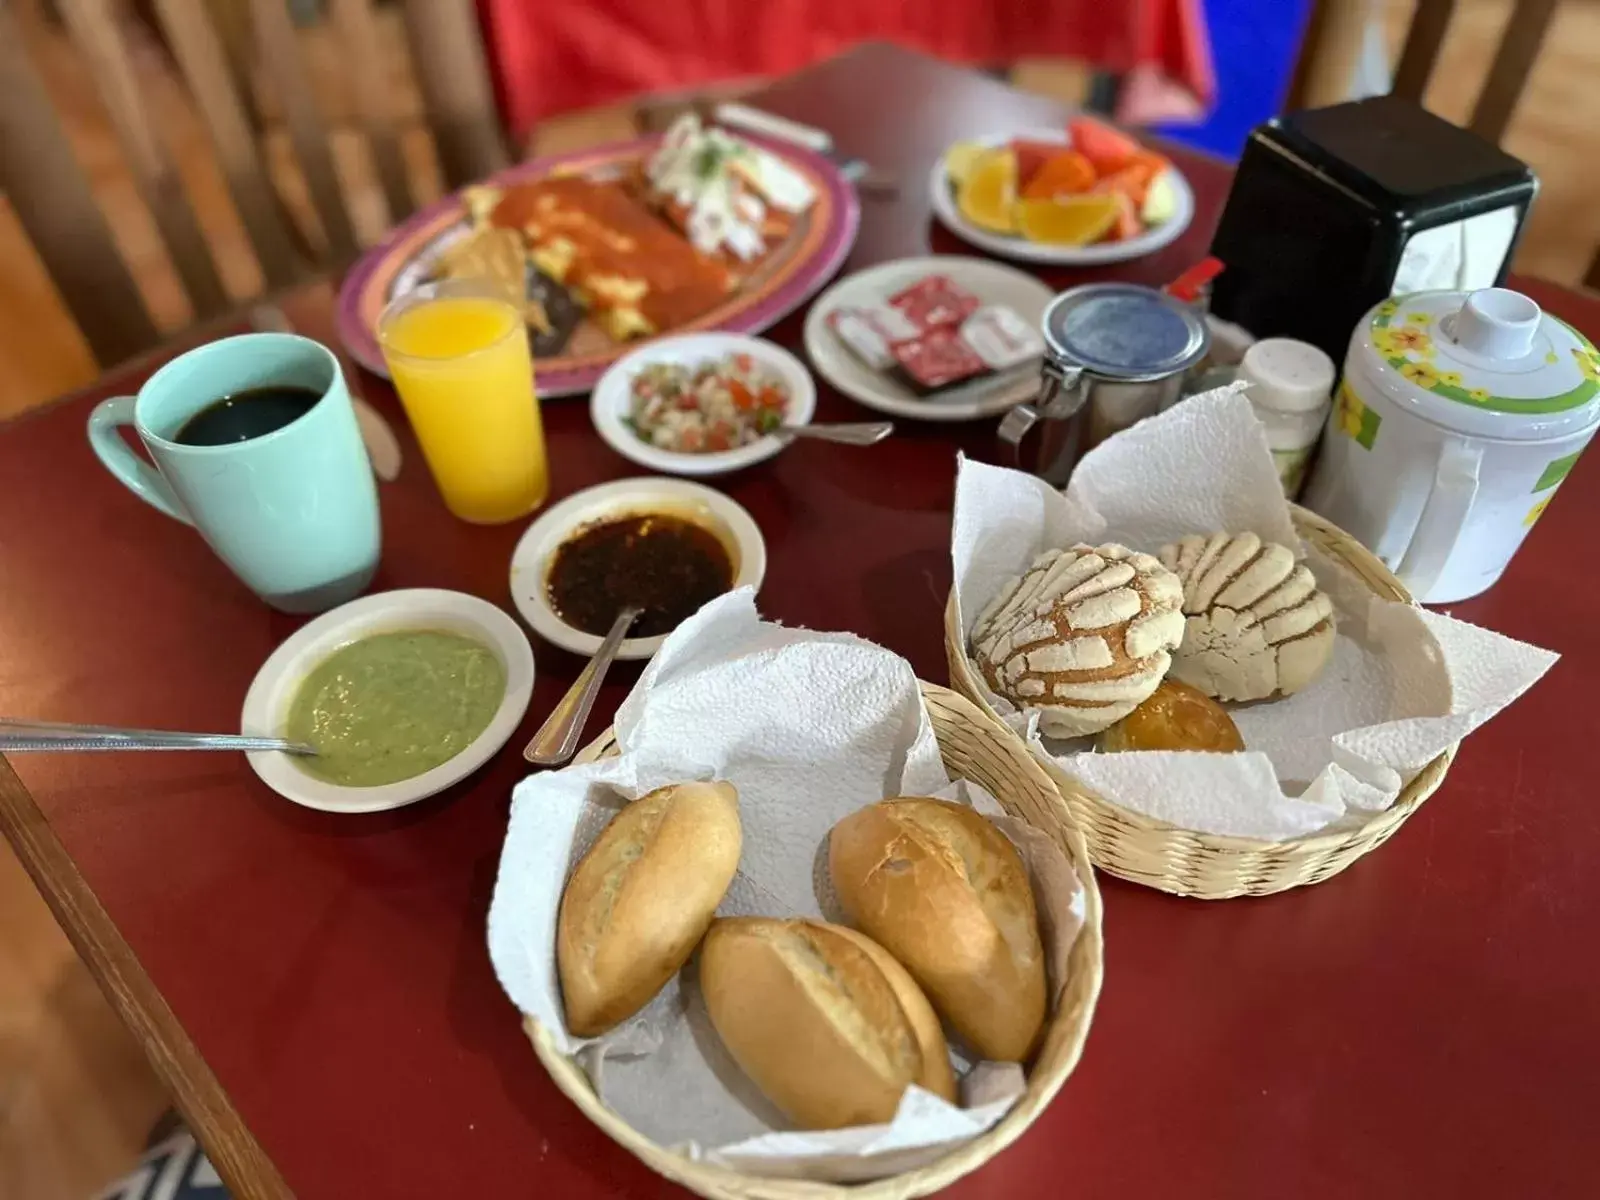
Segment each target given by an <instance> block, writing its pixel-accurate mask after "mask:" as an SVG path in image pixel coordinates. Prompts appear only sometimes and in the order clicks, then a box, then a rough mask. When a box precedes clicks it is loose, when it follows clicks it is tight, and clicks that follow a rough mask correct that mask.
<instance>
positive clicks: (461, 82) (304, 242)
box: [0, 0, 506, 366]
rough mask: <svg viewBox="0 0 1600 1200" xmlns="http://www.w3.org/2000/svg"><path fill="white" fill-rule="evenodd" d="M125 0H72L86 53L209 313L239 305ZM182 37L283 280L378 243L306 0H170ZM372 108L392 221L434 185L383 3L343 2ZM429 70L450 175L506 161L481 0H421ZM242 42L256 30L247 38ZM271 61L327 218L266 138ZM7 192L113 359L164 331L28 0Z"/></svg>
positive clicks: (183, 58)
mask: <svg viewBox="0 0 1600 1200" xmlns="http://www.w3.org/2000/svg"><path fill="white" fill-rule="evenodd" d="M114 7H115V6H114V5H113V3H112V0H56V9H57V11H58V12H59V14H60V17H61V19H62V21H63V23H64V25H65V28H66V31H67V33H68V35H69V36H70V38H71V39H72V42H73V43H74V45H75V46H76V48H77V50H78V51H79V53H80V54H81V55H82V56H83V59H84V62H85V64H86V66H87V68H88V73H89V74H90V75H91V76H92V81H93V85H94V87H95V88H96V89H97V91H98V92H99V95H100V98H101V100H102V102H103V104H104V106H105V110H106V113H107V116H108V117H109V119H110V121H111V124H112V126H113V128H114V130H115V132H116V135H117V140H118V142H119V143H120V144H121V147H122V151H123V154H124V156H125V158H126V161H127V164H128V167H129V169H130V170H131V172H132V175H133V177H134V181H135V183H136V184H137V186H138V189H139V192H140V194H141V196H142V197H143V199H144V201H145V203H146V204H147V205H148V207H149V209H150V212H151V215H152V217H153V218H154V220H155V225H156V228H157V230H158V232H159V234H160V237H161V240H162V242H163V243H164V244H165V247H166V249H167V251H168V254H169V255H170V257H171V260H172V264H173V267H174V269H175V271H176V273H177V275H178V278H179V281H180V282H181V283H182V286H183V289H184V291H185V292H186V293H187V295H188V298H189V301H190V305H191V308H192V310H193V312H194V315H195V317H196V318H197V319H200V318H205V317H209V316H214V315H215V314H217V313H219V312H222V311H225V310H226V309H227V308H228V307H229V306H230V304H231V301H230V298H229V296H228V293H227V291H226V290H225V289H224V287H223V284H222V281H221V278H220V276H219V274H218V270H217V265H216V262H215V260H214V257H213V255H212V250H211V247H210V246H209V245H208V243H207V241H206V238H205V236H204V234H203V233H202V231H201V228H200V225H199V223H198V221H197V220H196V218H195V213H194V209H193V207H192V206H191V204H190V200H189V197H188V195H187V193H186V192H185V190H184V186H183V183H182V180H181V179H180V177H179V174H178V171H177V168H176V165H175V163H174V159H173V155H172V152H171V149H170V148H169V146H168V145H167V143H166V142H165V141H164V139H163V137H162V134H161V131H160V129H159V128H158V127H157V124H156V122H155V121H154V120H153V119H152V116H151V110H150V106H149V104H148V103H147V99H146V97H144V96H143V95H142V94H141V89H140V87H139V84H138V81H137V78H136V75H135V72H134V68H133V64H132V60H131V59H130V56H129V50H128V47H127V45H126V44H125V43H124V39H123V36H122V33H121V31H120V29H119V26H118V22H117V19H116V17H117V13H116V12H115V11H114ZM152 7H153V12H154V16H155V19H156V23H157V26H158V29H159V33H160V35H161V36H162V38H163V40H164V41H165V43H166V45H167V48H168V49H169V50H170V51H171V54H172V57H173V59H174V60H175V62H176V64H177V68H178V72H179V74H180V75H181V76H182V79H183V82H184V84H185V85H186V87H187V89H188V91H189V93H190V95H191V97H192V100H193V103H194V108H195V111H196V112H197V114H198V115H199V117H200V118H201V120H202V121H203V123H204V125H205V128H206V131H207V133H208V135H209V138H210V142H211V146H212V149H213V151H214V153H215V155H216V159H217V163H218V165H219V167H220V168H221V173H222V176H223V178H224V179H225V180H226V182H227V186H228V191H229V193H230V194H231V196H232V199H233V202H234V205H235V206H236V208H237V210H238V213H239V216H240V219H241V221H242V223H243V225H244V227H245V230H246V232H247V234H248V235H249V239H250V243H251V246H252V248H253V250H254V252H255V255H256V257H257V259H258V260H259V262H260V265H261V273H262V277H263V279H264V280H265V282H266V286H267V288H268V290H269V291H270V290H274V289H277V288H281V287H284V286H287V285H289V284H291V283H294V282H295V281H297V280H299V279H302V278H305V277H306V275H307V274H308V273H309V272H311V271H312V270H315V269H324V270H326V269H330V268H336V267H338V266H341V265H344V264H346V263H348V262H350V261H351V260H352V259H353V258H355V257H356V255H357V254H358V253H359V251H360V246H359V244H358V242H357V238H356V233H355V229H354V226H353V225H352V223H351V219H350V212H349V208H348V206H347V203H346V197H345V195H344V193H343V191H342V189H341V187H340V183H339V177H338V174H337V173H336V171H335V168H334V160H333V155H332V153H331V151H330V149H329V142H328V130H327V127H326V123H325V121H324V119H323V117H322V115H321V113H320V112H319V111H318V107H317V103H316V98H315V95H314V93H313V91H312V88H311V86H310V81H309V78H308V76H307V72H306V65H305V62H304V60H303V58H302V55H301V51H300V46H299V39H298V37H297V34H296V31H295V27H294V23H293V20H292V18H291V14H290V11H289V5H288V0H154V3H153V6H152ZM326 7H327V20H328V21H329V23H330V24H331V26H332V29H333V31H334V33H335V35H336V36H337V38H338V39H339V42H340V46H341V52H342V55H343V58H342V60H341V66H343V67H344V68H345V70H346V72H347V75H348V78H349V82H350V85H351V86H350V91H351V94H352V95H353V96H354V98H355V104H356V109H357V121H358V123H359V126H360V131H361V132H362V133H363V134H364V136H365V138H366V141H367V143H368V145H369V147H370V149H371V153H372V159H373V163H374V166H375V168H376V172H377V175H378V179H379V182H380V185H381V187H382V191H383V195H384V199H385V201H386V204H387V207H388V210H389V218H390V220H391V221H394V220H399V219H401V218H403V217H405V216H406V215H407V214H409V213H410V212H411V211H412V209H413V208H414V207H415V204H416V197H415V195H414V194H413V190H412V187H411V184H410V180H409V178H408V174H407V171H406V166H405V160H404V158H403V157H402V155H401V148H400V138H399V134H400V131H399V128H398V124H397V121H396V115H395V113H394V111H393V109H392V107H391V104H390V102H389V96H388V91H387V83H386V81H385V80H384V78H383V77H382V74H381V71H380V68H379V61H378V56H377V53H376V45H377V30H376V26H375V23H374V15H373V9H372V0H327V5H326ZM403 15H404V22H405V28H406V35H407V43H408V47H409V50H410V56H411V64H412V70H413V72H414V74H415V76H416V80H417V85H418V90H419V91H420V92H421V95H422V100H423V108H424V112H425V115H426V119H427V124H428V127H429V131H430V133H431V134H432V137H433V140H434V144H435V147H436V149H437V152H438V157H439V161H440V165H441V168H442V171H443V174H444V178H445V181H446V182H447V183H448V184H450V185H451V186H456V185H459V184H462V183H466V182H470V181H471V180H473V179H476V178H481V177H482V176H483V175H485V174H487V173H489V172H491V171H494V170H496V169H498V168H499V167H501V166H503V165H504V164H505V161H506V155H505V148H504V144H503V142H502V140H501V133H500V127H499V122H498V118H497V116H496V113H495V108H494V100H493V95H492V92H491V88H490V84H489V76H488V70H487V67H486V65H485V60H484V50H483V44H482V41H481V38H480V34H479V30H478V26H477V18H476V15H475V12H474V9H473V4H472V0H403ZM241 41H242V42H243V44H241ZM252 59H255V60H258V61H259V65H260V67H261V69H262V70H263V71H264V73H265V75H266V76H267V78H268V79H269V80H270V82H271V85H272V88H273V91H274V94H275V95H276V96H277V98H278V103H279V105H280V106H281V108H282V116H283V122H284V125H285V126H286V127H287V131H288V135H289V140H290V142H291V144H292V146H293V151H294V157H295V160H296V162H297V164H298V166H299V168H300V171H301V173H302V175H303V176H304V179H305V183H306V190H307V193H308V194H309V197H310V200H311V202H312V207H313V209H314V211H315V217H316V221H317V226H318V228H317V229H316V230H315V231H308V230H303V229H301V228H299V227H298V226H297V225H296V223H295V222H294V221H293V220H291V219H290V218H289V216H288V214H287V210H286V209H285V207H284V205H283V203H282V201H281V200H280V198H279V196H278V193H277V191H276V190H275V188H274V185H273V182H272V179H271V177H270V175H269V173H268V170H267V167H266V165H265V160H264V158H263V156H262V150H261V146H260V145H259V143H258V137H257V133H258V126H259V124H260V122H259V119H258V116H257V114H256V112H255V110H254V109H253V107H252V104H251V98H250V95H249V90H248V88H243V87H241V86H240V82H241V81H240V70H239V64H240V63H241V62H244V63H248V62H250V61H251V60H252ZM0 190H3V191H4V193H5V194H6V196H7V198H8V199H9V200H10V202H11V205H12V207H13V208H14V210H15V211H16V213H17V216H18V218H19V221H20V223H21V225H22V227H23V229H24V230H25V232H26V233H27V236H28V238H29V240H30V241H31V242H32V244H33V246H34V249H35V251H36V252H37V253H38V255H39V258H40V260H41V261H42V262H43V263H44V265H45V268H46V270H47V271H48V272H49V274H50V276H51V278H52V280H53V281H54V283H55V285H56V287H57V290H58V291H59V292H60V294H61V297H62V299H63V300H64V302H65V303H66V306H67V308H68V310H69V311H70V312H71V313H72V315H73V318H74V320H75V321H76V322H77V324H78V326H79V328H80V329H81V331H82V332H83V335H84V338H85V340H86V341H87V342H88V344H89V347H90V349H91V350H92V351H93V353H94V356H95V358H96V360H97V361H99V362H100V364H101V365H102V366H107V365H110V364H111V363H113V362H116V361H119V360H121V359H123V358H126V357H128V356H130V355H131V354H134V353H137V352H138V351H140V350H143V349H146V348H148V347H149V346H151V345H153V344H154V343H156V342H157V341H158V340H159V337H160V334H159V333H158V331H157V329H156V326H155V323H154V321H153V320H152V319H151V317H150V314H149V312H148V310H147V309H146V307H145V305H144V302H143V300H142V298H141V296H140V293H139V290H138V288H137V286H136V285H135V283H134V280H133V276H132V274H131V272H130V270H129V268H128V266H127V264H126V263H124V262H123V261H122V259H121V257H120V256H119V254H118V252H117V249H116V244H115V242H114V241H113V239H112V237H111V233H110V230H109V228H108V226H107V223H106V220H105V217H104V215H103V214H102V213H101V211H100V209H99V207H98V206H97V204H96V202H95V199H94V195H93V192H92V190H91V188H90V185H89V181H88V178H87V176H86V174H85V172H84V169H83V167H82V165H81V164H80V163H79V162H78V160H77V158H76V156H75V154H74V152H73V150H72V148H71V146H70V145H69V144H68V141H67V138H66V136H65V133H64V130H63V128H62V123H61V120H60V117H59V116H58V114H57V113H56V111H55V109H54V107H53V106H52V104H51V101H50V98H49V95H48V93H47V91H46V89H45V86H44V84H43V82H42V80H41V78H40V75H39V72H38V70H37V69H36V66H35V65H34V64H33V63H32V62H31V61H30V60H29V58H28V54H27V52H26V49H25V45H24V39H23V38H22V37H21V30H20V28H19V26H18V18H17V16H16V14H15V13H14V12H13V11H12V10H11V8H10V0H0Z"/></svg>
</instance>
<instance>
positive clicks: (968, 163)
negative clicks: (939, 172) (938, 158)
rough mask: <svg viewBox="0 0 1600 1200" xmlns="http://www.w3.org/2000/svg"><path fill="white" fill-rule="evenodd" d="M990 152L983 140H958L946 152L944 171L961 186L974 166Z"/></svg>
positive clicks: (954, 182) (952, 180) (952, 181)
mask: <svg viewBox="0 0 1600 1200" xmlns="http://www.w3.org/2000/svg"><path fill="white" fill-rule="evenodd" d="M987 152H988V147H986V146H985V145H983V143H982V142H957V143H956V144H955V145H953V146H951V147H950V149H948V150H946V151H945V152H944V171H945V174H946V175H948V176H949V177H950V182H951V183H953V184H955V185H956V186H957V187H960V186H961V185H962V184H963V183H965V182H966V181H967V176H968V175H971V174H972V168H973V167H974V166H976V165H977V162H978V160H979V159H980V158H982V157H983V156H984V154H986V153H987Z"/></svg>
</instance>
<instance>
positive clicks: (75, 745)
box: [0, 718, 316, 755]
mask: <svg viewBox="0 0 1600 1200" xmlns="http://www.w3.org/2000/svg"><path fill="white" fill-rule="evenodd" d="M50 750H56V751H65V750H281V751H283V752H284V753H285V754H301V755H307V754H315V753H316V749H315V748H314V747H311V746H308V745H306V744H305V743H304V742H290V741H285V740H284V739H283V738H273V737H250V736H248V735H244V734H238V733H179V732H177V731H176V730H171V729H119V728H117V727H116V726H114V725H63V724H60V723H58V722H54V721H18V720H13V719H10V718H0V751H3V752H4V753H6V754H17V753H22V752H25V751H50Z"/></svg>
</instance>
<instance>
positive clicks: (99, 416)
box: [89, 396, 194, 525]
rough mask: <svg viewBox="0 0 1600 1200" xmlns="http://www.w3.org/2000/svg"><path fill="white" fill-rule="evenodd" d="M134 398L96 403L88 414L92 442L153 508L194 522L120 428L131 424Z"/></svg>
mask: <svg viewBox="0 0 1600 1200" xmlns="http://www.w3.org/2000/svg"><path fill="white" fill-rule="evenodd" d="M133 423H134V421H133V397H132V396H113V397H112V398H111V399H110V400H102V401H100V403H99V404H97V405H95V406H94V411H93V412H92V413H90V414H89V445H90V447H91V448H92V449H93V450H94V452H95V454H96V455H97V456H98V457H99V459H100V461H101V462H102V463H104V464H105V468H106V470H108V471H110V472H111V473H112V474H113V475H115V476H116V477H117V479H118V480H119V481H120V482H121V483H122V485H123V486H124V487H126V488H127V489H128V490H129V491H130V492H132V493H133V494H134V495H135V496H137V497H139V499H141V500H143V501H144V502H145V503H146V504H148V505H150V506H151V507H152V508H157V509H160V510H161V511H162V512H164V513H166V514H167V516H169V517H171V518H173V520H176V521H182V522H183V523H184V524H185V525H193V524H194V521H193V520H191V519H190V517H189V514H188V513H186V512H184V511H183V505H182V504H181V503H179V501H178V497H177V495H176V494H175V493H174V492H173V490H172V485H171V484H169V483H168V482H167V481H166V480H165V479H163V478H162V477H161V472H160V471H158V470H156V469H155V468H154V467H152V466H151V465H150V464H149V463H147V462H145V461H144V459H142V458H140V457H139V456H138V455H137V454H135V453H134V452H133V449H132V448H131V447H130V446H129V445H128V443H127V442H126V441H124V440H123V437H122V435H121V434H120V433H118V432H117V430H118V429H119V428H120V427H122V426H123V425H132V424H133Z"/></svg>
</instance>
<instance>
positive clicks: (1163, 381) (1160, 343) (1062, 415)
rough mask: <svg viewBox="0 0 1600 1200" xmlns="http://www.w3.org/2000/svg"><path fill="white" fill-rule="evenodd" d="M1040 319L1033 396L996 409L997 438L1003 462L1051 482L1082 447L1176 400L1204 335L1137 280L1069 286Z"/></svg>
mask: <svg viewBox="0 0 1600 1200" xmlns="http://www.w3.org/2000/svg"><path fill="white" fill-rule="evenodd" d="M1040 324H1041V326H1042V332H1043V334H1044V342H1045V355H1044V363H1043V366H1042V368H1041V375H1042V378H1041V381H1040V388H1039V393H1038V395H1037V396H1035V397H1034V399H1033V400H1032V402H1031V403H1028V404H1019V405H1017V407H1015V408H1013V409H1012V410H1011V411H1010V412H1009V413H1007V414H1006V416H1005V418H1004V419H1003V420H1002V421H1001V422H1000V440H1001V441H1003V442H1005V443H1006V445H1007V446H1008V448H1009V450H1010V459H1011V465H1013V466H1016V467H1019V468H1021V469H1022V470H1026V471H1031V472H1032V473H1033V474H1035V475H1038V476H1039V477H1040V478H1042V479H1044V480H1045V481H1046V482H1048V483H1051V484H1053V485H1055V486H1057V487H1060V486H1062V485H1064V484H1065V483H1066V482H1067V477H1068V476H1070V475H1071V474H1072V469H1073V467H1074V466H1076V465H1077V461H1078V459H1079V458H1080V457H1081V456H1082V455H1083V454H1084V453H1086V452H1087V451H1089V450H1092V449H1093V448H1094V447H1095V446H1097V445H1098V444H1099V443H1100V442H1102V441H1104V440H1105V439H1106V438H1108V437H1110V436H1111V435H1112V434H1113V433H1116V432H1118V431H1119V430H1122V429H1126V428H1128V426H1130V425H1132V424H1133V423H1134V422H1136V421H1140V420H1142V419H1143V418H1145V417H1148V416H1152V415H1154V414H1155V413H1156V412H1158V411H1160V409H1161V408H1162V407H1163V406H1164V405H1165V404H1166V403H1168V402H1170V401H1171V400H1175V399H1177V397H1178V395H1179V393H1180V392H1181V390H1182V387H1183V379H1184V373H1185V372H1186V371H1188V369H1189V368H1190V367H1191V366H1193V365H1194V364H1195V363H1197V362H1199V361H1200V359H1201V358H1203V357H1204V356H1205V353H1206V350H1207V349H1208V347H1209V346H1210V340H1211V339H1210V334H1209V332H1208V331H1207V329H1206V324H1205V321H1204V320H1203V319H1202V318H1201V317H1200V315H1199V314H1198V313H1196V312H1195V311H1194V309H1193V308H1191V307H1190V306H1189V305H1187V304H1184V303H1182V302H1181V301H1179V300H1176V299H1174V298H1173V297H1171V296H1168V295H1166V294H1165V293H1163V292H1159V291H1157V290H1156V289H1155V288H1150V287H1145V286H1143V285H1142V284H1137V283H1089V284H1084V285H1083V286H1081V287H1075V288H1071V289H1069V290H1068V291H1065V292H1062V293H1061V295H1059V296H1057V297H1056V298H1055V299H1054V300H1052V301H1051V302H1050V307H1048V308H1047V309H1045V311H1044V316H1043V317H1042V318H1041V321H1040ZM1035 426H1038V427H1039V428H1038V432H1037V435H1036V436H1033V437H1030V436H1029V434H1030V433H1032V432H1033V431H1034V427H1035Z"/></svg>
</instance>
